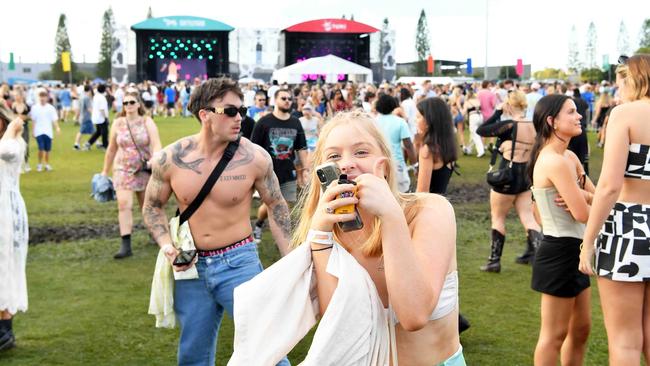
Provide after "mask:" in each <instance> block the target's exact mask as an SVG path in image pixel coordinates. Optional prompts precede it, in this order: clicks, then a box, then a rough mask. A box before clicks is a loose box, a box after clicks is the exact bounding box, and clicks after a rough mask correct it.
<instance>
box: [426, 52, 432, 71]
mask: <svg viewBox="0 0 650 366" xmlns="http://www.w3.org/2000/svg"><path fill="white" fill-rule="evenodd" d="M427 74H433V56H431V55H429V57H428V58H427Z"/></svg>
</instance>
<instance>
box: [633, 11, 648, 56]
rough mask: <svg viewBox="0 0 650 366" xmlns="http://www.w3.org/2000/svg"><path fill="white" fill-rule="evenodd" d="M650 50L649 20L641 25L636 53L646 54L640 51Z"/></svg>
mask: <svg viewBox="0 0 650 366" xmlns="http://www.w3.org/2000/svg"><path fill="white" fill-rule="evenodd" d="M644 48H646V49H647V48H650V18H648V19H646V20H644V21H643V24H642V25H641V33H640V34H639V49H638V50H637V51H636V53H648V52H647V50H646V52H642V49H644Z"/></svg>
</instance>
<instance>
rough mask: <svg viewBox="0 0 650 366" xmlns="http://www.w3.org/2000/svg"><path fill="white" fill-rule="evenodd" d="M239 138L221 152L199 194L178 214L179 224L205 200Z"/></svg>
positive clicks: (187, 218) (232, 153) (235, 147)
mask: <svg viewBox="0 0 650 366" xmlns="http://www.w3.org/2000/svg"><path fill="white" fill-rule="evenodd" d="M239 140H240V139H239V138H237V140H236V141H231V142H230V143H229V144H228V146H227V147H226V150H225V151H224V152H223V156H222V157H221V160H219V163H217V166H215V167H214V169H213V170H212V173H210V176H209V177H208V180H207V181H206V182H205V184H203V187H201V190H200V191H199V194H197V195H196V198H194V201H192V203H190V204H189V206H187V208H186V209H185V211H183V213H181V214H180V218H179V225H183V223H184V222H185V221H187V220H189V219H190V217H192V215H193V214H194V212H195V211H196V210H197V209H198V208H199V207H200V206H201V203H203V200H205V198H206V197H207V196H208V193H210V191H211V190H212V187H214V185H215V183H217V180H218V179H219V177H220V176H221V173H223V171H224V169H226V166H227V165H228V163H229V162H230V160H232V158H233V157H234V156H235V152H237V148H238V147H239ZM178 213H179V211H176V214H177V215H178Z"/></svg>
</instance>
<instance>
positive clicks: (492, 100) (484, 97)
mask: <svg viewBox="0 0 650 366" xmlns="http://www.w3.org/2000/svg"><path fill="white" fill-rule="evenodd" d="M477 97H478V100H479V101H480V102H481V114H483V120H484V121H485V120H487V119H488V118H490V117H492V114H493V113H494V107H495V106H496V104H497V96H496V95H494V93H492V92H491V91H489V90H487V89H481V90H479V91H478V93H477Z"/></svg>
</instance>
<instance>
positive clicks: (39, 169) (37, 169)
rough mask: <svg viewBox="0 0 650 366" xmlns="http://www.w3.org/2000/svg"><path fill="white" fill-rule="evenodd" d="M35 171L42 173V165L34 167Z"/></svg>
mask: <svg viewBox="0 0 650 366" xmlns="http://www.w3.org/2000/svg"><path fill="white" fill-rule="evenodd" d="M36 171H37V172H42V171H43V165H41V164H38V165H36Z"/></svg>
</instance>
